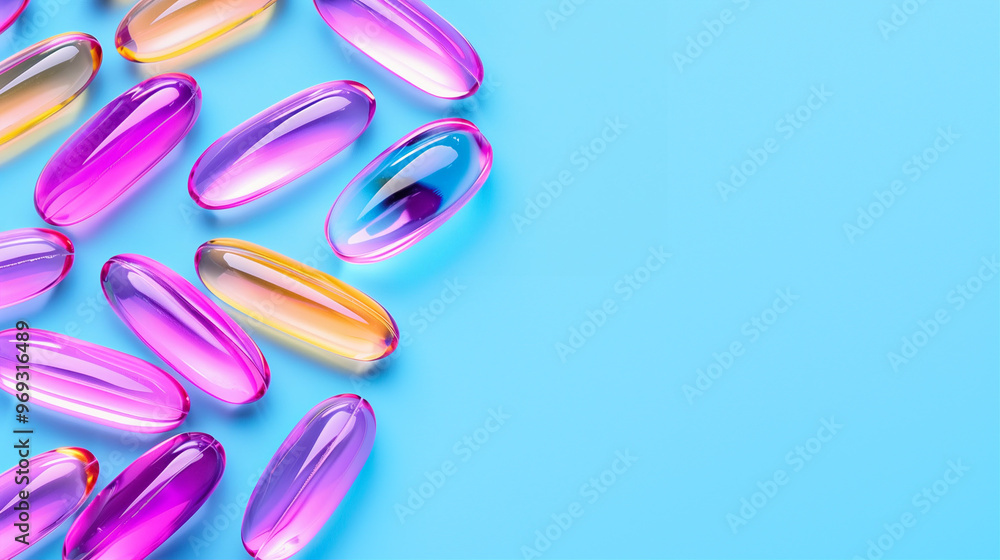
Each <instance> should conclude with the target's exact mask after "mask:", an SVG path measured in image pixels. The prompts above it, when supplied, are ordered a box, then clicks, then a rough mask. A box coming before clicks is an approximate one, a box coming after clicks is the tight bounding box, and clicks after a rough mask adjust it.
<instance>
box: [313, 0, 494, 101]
mask: <svg viewBox="0 0 1000 560" xmlns="http://www.w3.org/2000/svg"><path fill="white" fill-rule="evenodd" d="M314 1H315V3H316V9H317V10H319V14H320V15H321V16H323V19H324V20H325V21H326V23H327V24H328V25H329V26H330V27H331V28H333V30H334V31H336V32H337V34H338V35H340V36H341V37H343V38H344V39H346V40H347V42H349V43H351V44H352V45H354V46H355V47H357V48H358V50H360V51H361V52H363V53H365V54H366V55H368V56H370V57H371V58H372V59H374V60H375V62H378V63H379V64H381V65H382V66H384V67H385V68H386V69H387V70H389V71H390V72H392V73H393V74H396V75H397V76H399V77H400V78H402V79H404V80H406V81H407V82H409V83H411V84H413V85H414V86H416V87H418V88H420V89H422V90H424V91H426V92H427V93H429V94H431V95H435V96H437V97H443V98H446V99H459V98H462V97H468V96H470V95H472V94H473V93H475V92H476V90H477V89H479V85H480V84H481V83H482V82H483V63H482V61H481V60H479V55H478V54H477V53H476V50H475V49H473V48H472V45H470V44H469V42H468V41H466V40H465V37H463V36H462V34H461V33H459V32H458V31H457V30H456V29H455V28H454V27H452V25H451V24H450V23H448V22H447V21H445V19H444V18H443V17H441V16H439V15H438V14H437V12H435V11H434V10H432V9H430V8H428V7H427V5H426V4H424V3H423V2H421V1H420V0H314Z"/></svg>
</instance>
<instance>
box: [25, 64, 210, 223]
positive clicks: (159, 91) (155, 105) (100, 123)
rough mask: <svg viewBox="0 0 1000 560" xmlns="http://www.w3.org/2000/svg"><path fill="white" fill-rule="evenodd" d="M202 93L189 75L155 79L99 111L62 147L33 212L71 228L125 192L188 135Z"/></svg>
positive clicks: (37, 192)
mask: <svg viewBox="0 0 1000 560" xmlns="http://www.w3.org/2000/svg"><path fill="white" fill-rule="evenodd" d="M200 109H201V89H200V88H199V87H198V84H197V83H195V81H194V79H193V78H191V76H188V75H187V74H162V75H160V76H154V77H152V78H150V79H148V80H145V81H143V82H142V83H140V84H138V85H136V86H135V87H133V88H131V89H129V90H128V91H126V92H125V93H123V94H121V95H119V96H118V97H117V98H115V99H114V100H113V101H112V102H111V103H109V104H107V105H106V106H105V107H104V108H103V109H101V110H100V111H98V112H97V114H95V115H94V116H93V117H91V119H90V120H89V121H87V122H86V123H85V124H84V125H83V126H82V127H80V129H79V130H77V131H76V132H75V133H73V135H72V136H70V138H69V140H66V143H64V144H63V145H62V147H61V148H59V151H57V152H56V153H55V155H54V156H52V159H50V160H49V162H48V164H46V166H45V169H43V170H42V174H41V176H40V177H39V178H38V183H37V184H36V186H35V208H36V209H37V210H38V214H39V215H40V216H41V217H42V218H43V219H44V220H45V221H46V222H49V223H50V224H54V225H60V226H64V225H70V224H75V223H79V222H82V221H83V220H86V219H87V218H89V217H91V216H93V215H94V214H97V213H98V212H100V211H101V210H103V209H104V208H105V207H106V206H108V205H109V204H111V203H112V202H114V200H115V199H117V198H118V197H120V196H121V195H123V194H125V191H127V190H128V189H129V188H130V187H132V185H134V184H135V183H136V182H137V181H138V180H139V179H140V178H142V176H143V175H145V174H146V173H147V172H149V170H150V169H152V168H153V166H155V165H156V164H157V163H158V162H159V161H160V160H162V159H163V158H164V157H166V155H167V154H168V153H170V151H171V150H173V149H174V147H176V146H177V144H179V143H180V141H181V140H182V139H183V138H184V136H186V135H187V133H188V131H189V130H191V127H192V126H193V125H194V122H195V120H197V118H198V113H199V111H200Z"/></svg>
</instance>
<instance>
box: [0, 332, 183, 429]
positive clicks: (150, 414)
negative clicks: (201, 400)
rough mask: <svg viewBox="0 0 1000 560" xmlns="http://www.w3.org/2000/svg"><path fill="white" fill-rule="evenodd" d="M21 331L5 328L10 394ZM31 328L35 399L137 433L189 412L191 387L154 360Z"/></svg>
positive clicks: (3, 363) (1, 355) (0, 367)
mask: <svg viewBox="0 0 1000 560" xmlns="http://www.w3.org/2000/svg"><path fill="white" fill-rule="evenodd" d="M18 332H25V331H16V330H14V329H7V330H5V331H3V332H0V345H2V347H0V380H2V382H3V390H4V391H7V392H8V393H10V394H15V387H16V383H17V381H18V380H17V379H15V372H16V371H19V370H17V365H18V364H21V362H19V361H18V360H17V358H16V354H15V353H16V352H17V350H16V347H15V345H16V344H19V343H21V342H22V341H18V340H17V333H18ZM27 332H28V333H29V335H30V338H29V340H28V344H29V348H28V355H29V360H30V362H29V366H30V372H31V402H32V403H34V404H37V405H39V406H43V407H46V408H51V409H52V410H58V411H59V412H65V413H66V414H69V415H71V416H76V417H77V418H82V419H84V420H90V421H91V422H96V423H98V424H103V425H105V426H111V427H114V428H121V429H123V430H129V431H132V432H145V433H153V432H165V431H167V430H172V429H174V428H176V427H177V426H179V425H180V424H181V422H183V421H184V418H185V417H186V416H187V413H188V409H189V407H190V403H189V401H188V395H187V392H186V391H184V388H183V387H181V386H180V384H178V383H177V381H176V380H174V378H173V377H170V374H168V373H167V372H165V371H163V370H162V369H160V368H158V367H156V366H154V365H153V364H150V363H148V362H144V361H142V360H140V359H139V358H135V357H132V356H129V355H128V354H123V353H121V352H118V351H116V350H112V349H110V348H105V347H103V346H98V345H96V344H91V343H89V342H85V341H83V340H78V339H75V338H71V337H68V336H65V335H61V334H58V333H54V332H48V331H43V330H39V329H31V330H29V331H27ZM22 365H23V364H22Z"/></svg>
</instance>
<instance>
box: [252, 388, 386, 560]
mask: <svg viewBox="0 0 1000 560" xmlns="http://www.w3.org/2000/svg"><path fill="white" fill-rule="evenodd" d="M374 441H375V413H374V412H372V407H371V405H369V404H368V401H366V400H364V399H362V398H361V397H359V396H357V395H337V396H336V397H331V398H329V399H327V400H325V401H323V402H321V403H319V404H318V405H316V406H315V407H314V408H313V409H312V410H310V411H309V412H308V413H307V414H306V415H305V417H304V418H303V419H302V420H300V421H299V423H298V424H296V425H295V428H293V429H292V433H290V434H288V437H287V438H285V441H284V443H282V444H281V447H279V448H278V452H277V453H275V454H274V457H273V458H271V462H270V463H268V464H267V468H266V469H265V470H264V474H263V475H262V476H261V477H260V480H259V481H257V486H256V487H255V488H254V489H253V493H252V494H251V495H250V501H249V502H247V511H246V514H245V515H244V516H243V530H242V536H243V546H244V547H245V548H246V549H247V552H249V553H250V554H251V555H252V556H253V557H254V558H255V559H257V560H284V559H285V558H289V557H291V556H292V555H293V554H295V553H296V552H298V551H299V550H301V549H302V547H304V546H305V545H306V544H308V542H309V541H310V539H312V538H313V537H314V536H315V535H316V533H318V532H319V530H320V528H322V527H323V524H324V523H326V520H327V519H328V518H329V517H330V515H331V514H333V511H334V510H335V509H337V506H338V505H339V504H340V500H341V499H343V497H344V494H346V493H347V490H348V489H349V488H350V487H351V484H353V483H354V479H355V478H357V476H358V472H360V471H361V467H363V466H364V465H365V461H367V460H368V454H369V453H371V450H372V444H373V443H374Z"/></svg>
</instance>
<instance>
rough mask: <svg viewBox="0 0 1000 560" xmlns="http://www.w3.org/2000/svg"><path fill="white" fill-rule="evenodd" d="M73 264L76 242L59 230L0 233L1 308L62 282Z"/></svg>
mask: <svg viewBox="0 0 1000 560" xmlns="http://www.w3.org/2000/svg"><path fill="white" fill-rule="evenodd" d="M71 266H73V243H72V242H71V241H70V240H69V238H68V237H66V236H65V235H63V234H61V233H59V232H58V231H55V230H51V229H42V228H23V229H15V230H11V231H5V232H0V309H2V308H4V307H8V306H11V305H14V304H17V303H21V302H22V301H26V300H29V299H31V298H33V297H35V296H37V295H39V294H41V293H43V292H45V291H47V290H49V289H51V288H52V287H54V286H55V285H56V284H58V283H59V282H61V281H62V279H63V278H65V277H66V274H67V273H69V269H70V267H71Z"/></svg>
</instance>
